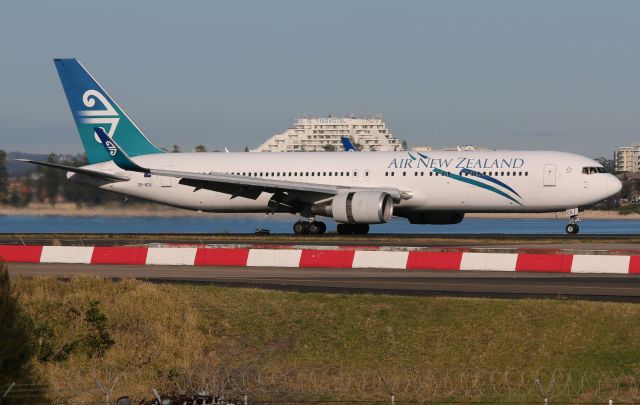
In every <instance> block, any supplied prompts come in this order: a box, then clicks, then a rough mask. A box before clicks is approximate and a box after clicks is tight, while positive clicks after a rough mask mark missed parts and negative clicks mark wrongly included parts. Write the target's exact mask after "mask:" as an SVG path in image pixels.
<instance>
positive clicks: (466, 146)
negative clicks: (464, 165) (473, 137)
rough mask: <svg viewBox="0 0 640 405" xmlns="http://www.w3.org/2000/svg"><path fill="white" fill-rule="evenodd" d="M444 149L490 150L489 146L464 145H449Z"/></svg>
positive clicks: (464, 150) (465, 150)
mask: <svg viewBox="0 0 640 405" xmlns="http://www.w3.org/2000/svg"><path fill="white" fill-rule="evenodd" d="M443 150H447V151H458V152H475V151H478V150H489V148H487V147H486V146H476V145H462V146H447V147H446V148H444V149H443Z"/></svg>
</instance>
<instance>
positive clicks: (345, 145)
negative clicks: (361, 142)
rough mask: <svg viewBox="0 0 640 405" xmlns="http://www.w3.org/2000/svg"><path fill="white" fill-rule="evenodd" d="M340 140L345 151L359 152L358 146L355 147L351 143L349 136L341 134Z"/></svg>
mask: <svg viewBox="0 0 640 405" xmlns="http://www.w3.org/2000/svg"><path fill="white" fill-rule="evenodd" d="M340 141H341V142H342V147H343V148H344V151H345V152H357V151H358V148H356V147H355V145H354V144H353V143H351V139H349V137H348V136H341V137H340Z"/></svg>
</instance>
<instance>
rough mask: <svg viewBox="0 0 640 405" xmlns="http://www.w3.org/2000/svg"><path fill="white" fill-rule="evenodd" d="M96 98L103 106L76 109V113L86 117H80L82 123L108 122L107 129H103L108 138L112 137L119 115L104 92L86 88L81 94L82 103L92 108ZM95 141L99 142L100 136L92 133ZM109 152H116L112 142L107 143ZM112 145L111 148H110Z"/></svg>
mask: <svg viewBox="0 0 640 405" xmlns="http://www.w3.org/2000/svg"><path fill="white" fill-rule="evenodd" d="M96 100H98V101H99V102H100V103H101V104H102V106H103V107H104V108H101V109H95V110H81V111H78V115H79V116H82V117H86V118H80V122H82V123H83V124H91V125H94V124H109V130H108V131H107V130H106V129H105V132H106V133H107V135H108V136H109V138H111V137H113V135H114V134H115V132H116V127H117V126H118V123H119V122H120V116H119V114H118V112H117V111H116V109H115V108H113V106H112V105H111V103H109V101H108V100H107V98H106V97H105V96H104V94H102V93H100V92H99V91H97V90H87V91H85V92H84V94H83V95H82V104H84V106H85V107H87V108H93V107H95V106H96ZM93 135H94V137H95V138H96V141H97V142H98V143H100V138H99V137H98V135H97V134H96V133H94V134H93ZM107 146H108V147H109V153H110V154H111V156H114V155H115V154H116V148H115V146H113V144H111V145H109V144H107ZM111 147H113V149H111Z"/></svg>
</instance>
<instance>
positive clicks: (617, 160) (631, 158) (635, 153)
mask: <svg viewBox="0 0 640 405" xmlns="http://www.w3.org/2000/svg"><path fill="white" fill-rule="evenodd" d="M613 163H614V164H615V165H616V171H617V172H631V173H635V172H639V171H640V144H639V143H635V144H633V145H631V146H621V147H619V148H618V149H617V150H615V151H614V152H613Z"/></svg>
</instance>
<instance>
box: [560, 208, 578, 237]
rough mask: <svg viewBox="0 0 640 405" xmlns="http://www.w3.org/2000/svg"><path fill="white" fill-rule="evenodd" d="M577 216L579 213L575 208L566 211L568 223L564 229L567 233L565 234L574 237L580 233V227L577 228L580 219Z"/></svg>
mask: <svg viewBox="0 0 640 405" xmlns="http://www.w3.org/2000/svg"><path fill="white" fill-rule="evenodd" d="M578 215H580V212H579V211H578V209H577V208H572V209H570V210H567V216H568V217H569V223H568V224H567V226H566V227H565V228H564V229H565V230H566V231H567V234H569V235H576V234H577V233H578V232H580V227H579V226H578V222H579V221H580V218H578Z"/></svg>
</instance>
